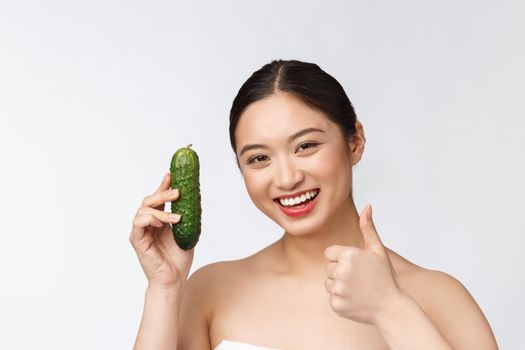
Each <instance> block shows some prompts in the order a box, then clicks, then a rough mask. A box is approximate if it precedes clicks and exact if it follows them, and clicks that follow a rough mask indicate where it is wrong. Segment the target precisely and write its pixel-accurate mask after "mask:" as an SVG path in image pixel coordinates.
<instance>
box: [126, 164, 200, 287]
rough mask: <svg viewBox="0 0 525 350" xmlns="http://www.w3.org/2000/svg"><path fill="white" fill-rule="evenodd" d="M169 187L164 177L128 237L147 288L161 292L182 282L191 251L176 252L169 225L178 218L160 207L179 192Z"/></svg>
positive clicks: (145, 204)
mask: <svg viewBox="0 0 525 350" xmlns="http://www.w3.org/2000/svg"><path fill="white" fill-rule="evenodd" d="M170 183H171V176H170V174H169V173H168V174H166V175H165V176H164V179H163V180H162V182H161V184H160V186H159V188H157V190H156V191H155V192H154V193H153V194H151V195H149V196H146V197H145V198H144V200H143V201H142V205H141V206H140V208H139V209H138V211H137V214H136V215H135V218H134V219H133V227H132V229H131V234H130V236H129V240H130V242H131V245H132V246H133V248H134V249H135V252H136V253H137V257H138V258H139V261H140V264H141V265H142V269H143V270H144V273H145V274H146V277H147V279H148V282H149V286H154V287H162V288H172V287H175V286H177V285H180V284H183V283H184V282H185V281H186V279H187V278H188V274H189V271H190V268H191V264H192V262H193V253H194V249H195V248H192V249H190V250H187V251H185V250H183V249H181V248H179V246H178V245H177V243H176V242H175V238H174V237H173V233H172V226H171V225H170V223H171V224H174V225H176V224H177V223H178V222H179V221H180V215H179V214H172V213H168V212H165V211H164V205H165V203H166V202H171V201H174V200H176V199H177V198H179V192H178V189H172V190H170Z"/></svg>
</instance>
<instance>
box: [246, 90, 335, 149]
mask: <svg viewBox="0 0 525 350" xmlns="http://www.w3.org/2000/svg"><path fill="white" fill-rule="evenodd" d="M304 128H319V129H323V130H327V129H329V128H330V121H329V120H328V118H327V117H326V115H325V114H324V113H322V112H320V111H318V110H316V109H314V108H312V107H310V106H309V105H307V104H306V103H304V102H303V101H301V100H300V99H298V98H296V97H289V96H286V97H283V96H273V95H272V96H270V97H267V98H265V99H262V100H258V101H256V102H253V103H252V104H250V105H249V106H248V107H247V108H246V109H245V110H244V112H243V113H242V115H241V117H240V119H239V123H238V124H237V128H236V138H237V141H238V143H242V142H243V141H244V140H249V141H254V140H252V139H253V138H261V139H273V138H278V139H280V138H283V137H284V138H288V137H289V136H290V135H292V134H294V133H295V132H298V131H300V130H302V129H304Z"/></svg>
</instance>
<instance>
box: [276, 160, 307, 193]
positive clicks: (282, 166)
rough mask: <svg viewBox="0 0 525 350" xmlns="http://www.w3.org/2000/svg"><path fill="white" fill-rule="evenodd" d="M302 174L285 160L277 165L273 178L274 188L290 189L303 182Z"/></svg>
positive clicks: (290, 162) (291, 163)
mask: <svg viewBox="0 0 525 350" xmlns="http://www.w3.org/2000/svg"><path fill="white" fill-rule="evenodd" d="M303 178H304V174H303V171H302V170H301V169H299V168H298V167H297V166H296V165H295V164H294V163H293V162H292V161H289V160H285V161H281V162H279V163H278V166H277V173H276V176H275V183H276V186H277V187H279V188H283V189H292V188H294V187H296V185H297V184H298V183H300V182H302V181H303Z"/></svg>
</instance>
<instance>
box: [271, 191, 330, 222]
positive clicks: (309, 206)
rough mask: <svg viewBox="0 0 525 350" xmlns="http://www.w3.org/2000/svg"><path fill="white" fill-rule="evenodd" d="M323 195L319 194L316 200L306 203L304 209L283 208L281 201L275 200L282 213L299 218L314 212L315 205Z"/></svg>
mask: <svg viewBox="0 0 525 350" xmlns="http://www.w3.org/2000/svg"><path fill="white" fill-rule="evenodd" d="M320 194H321V191H319V193H317V195H316V196H315V198H314V199H313V200H311V201H308V202H306V204H304V206H303V207H300V208H296V207H283V206H282V205H281V203H280V202H279V200H278V199H277V200H274V202H275V203H276V204H277V205H278V206H279V208H280V209H281V211H282V212H283V213H285V214H286V215H288V216H292V217H297V216H304V215H307V214H308V213H310V212H311V211H312V210H314V208H315V205H316V204H317V198H319V195H320Z"/></svg>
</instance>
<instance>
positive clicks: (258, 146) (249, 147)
mask: <svg viewBox="0 0 525 350" xmlns="http://www.w3.org/2000/svg"><path fill="white" fill-rule="evenodd" d="M311 132H323V133H324V130H321V129H318V128H306V129H303V130H301V131H299V132H296V133H295V134H293V135H291V136H290V137H289V138H288V143H290V142H292V141H293V140H295V139H296V138H298V137H301V136H303V135H306V134H309V133H311ZM256 148H263V149H268V148H269V147H268V146H266V145H261V144H250V145H246V146H244V147H243V148H242V149H241V154H240V155H241V156H242V155H243V154H244V152H247V151H249V150H252V149H256Z"/></svg>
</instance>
